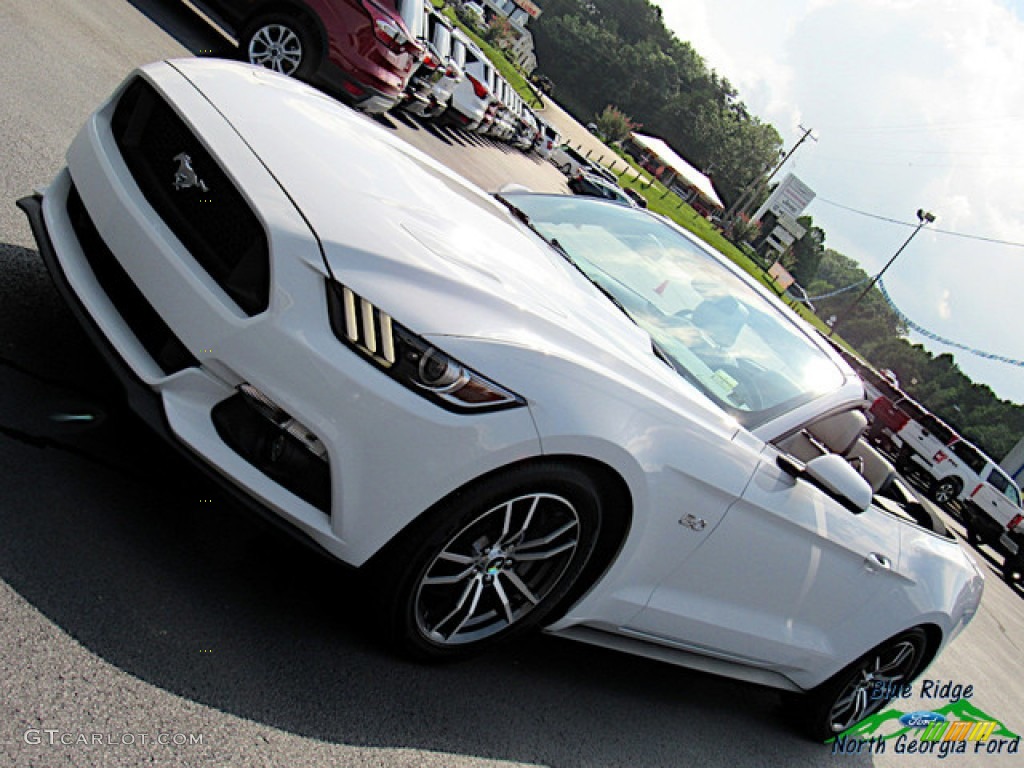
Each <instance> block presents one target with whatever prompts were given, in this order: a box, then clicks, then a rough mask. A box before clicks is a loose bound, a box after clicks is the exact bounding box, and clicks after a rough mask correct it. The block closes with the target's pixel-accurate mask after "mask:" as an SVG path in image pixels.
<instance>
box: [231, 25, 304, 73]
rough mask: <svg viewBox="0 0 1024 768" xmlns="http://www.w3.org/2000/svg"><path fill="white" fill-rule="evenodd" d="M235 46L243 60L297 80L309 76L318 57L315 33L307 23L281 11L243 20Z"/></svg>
mask: <svg viewBox="0 0 1024 768" xmlns="http://www.w3.org/2000/svg"><path fill="white" fill-rule="evenodd" d="M238 50H239V53H240V54H241V57H242V60H243V61H247V62H249V63H250V64H255V65H257V66H260V67H266V68H267V69H272V70H274V71H275V72H280V73H281V74H283V75H289V76H291V77H295V78H298V79H300V80H309V79H310V78H311V77H312V76H313V74H314V73H315V72H316V69H317V66H318V64H319V59H320V53H319V46H318V45H317V42H316V37H315V36H314V34H313V33H312V32H311V31H310V29H309V27H308V26H307V25H306V24H304V23H303V22H301V21H299V20H298V19H296V18H294V17H291V16H286V15H284V14H271V15H268V16H261V17H259V18H256V19H254V20H253V21H251V22H250V23H249V24H247V25H246V27H245V29H244V30H243V31H242V35H241V37H240V38H239V41H238Z"/></svg>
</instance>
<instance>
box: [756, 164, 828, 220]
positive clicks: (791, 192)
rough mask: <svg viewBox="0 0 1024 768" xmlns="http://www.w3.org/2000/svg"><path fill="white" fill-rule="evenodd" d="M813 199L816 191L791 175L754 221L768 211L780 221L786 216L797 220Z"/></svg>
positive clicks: (783, 181) (773, 193) (777, 188)
mask: <svg viewBox="0 0 1024 768" xmlns="http://www.w3.org/2000/svg"><path fill="white" fill-rule="evenodd" d="M813 199H814V190H812V189H811V188H810V187H808V186H807V185H806V184H804V183H803V182H802V181H800V179H798V178H797V177H796V176H794V175H793V174H792V173H790V174H788V175H787V176H786V178H784V179H783V180H782V183H781V184H779V186H778V187H776V188H775V191H774V192H772V194H771V195H770V196H769V198H768V200H767V201H765V204H764V205H762V206H761V207H760V208H759V209H758V211H757V213H755V214H754V219H755V220H760V219H761V217H762V216H764V214H765V213H766V212H768V211H770V212H771V213H774V214H775V216H776V217H777V218H779V219H781V218H783V217H785V216H788V217H789V218H792V219H795V218H797V217H798V216H799V215H800V214H801V213H803V212H804V209H805V208H807V206H808V205H810V204H811V200H813Z"/></svg>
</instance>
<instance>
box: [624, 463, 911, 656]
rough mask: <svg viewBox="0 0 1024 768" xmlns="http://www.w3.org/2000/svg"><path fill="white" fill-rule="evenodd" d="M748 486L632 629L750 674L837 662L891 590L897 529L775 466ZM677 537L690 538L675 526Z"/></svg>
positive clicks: (763, 467) (874, 512) (876, 513)
mask: <svg viewBox="0 0 1024 768" xmlns="http://www.w3.org/2000/svg"><path fill="white" fill-rule="evenodd" d="M777 455H778V454H777V452H776V450H775V449H774V448H773V447H770V446H769V447H767V448H766V449H765V452H764V454H763V455H762V460H761V462H760V464H759V466H758V468H757V470H756V472H755V474H754V477H753V479H752V480H751V482H750V483H749V484H748V485H747V487H746V488H745V490H744V491H743V493H742V495H741V497H740V498H739V499H737V501H736V502H735V503H734V504H733V505H732V506H731V507H730V508H729V510H728V511H727V512H726V514H725V516H724V518H723V519H722V522H721V523H720V524H719V525H718V526H717V527H716V528H715V530H714V531H713V532H711V533H710V535H708V537H707V538H706V540H705V541H704V542H703V543H702V544H701V545H700V547H699V548H698V549H697V550H696V551H694V552H693V554H691V555H689V556H688V557H687V558H686V559H685V560H683V561H682V562H681V563H680V564H679V566H678V567H677V568H675V570H674V571H672V572H671V574H670V575H669V576H668V577H667V578H666V579H665V580H664V581H662V582H661V583H660V584H659V585H658V586H657V587H656V588H655V590H654V592H653V594H652V596H651V599H650V600H649V602H648V604H647V606H646V607H645V608H644V609H643V610H642V611H641V612H640V613H639V614H638V615H637V616H636V617H635V618H634V619H632V620H631V621H630V626H629V627H627V630H633V631H634V632H637V633H640V634H642V635H645V636H647V637H648V638H649V639H654V640H657V641H659V642H667V643H671V644H674V645H678V646H680V647H684V648H687V649H689V650H696V651H698V652H703V653H710V654H712V655H715V656H720V657H723V658H728V659H732V660H736V661H740V662H742V663H746V664H752V665H755V666H762V667H772V668H796V669H807V668H813V667H814V666H815V659H818V661H819V662H824V661H825V659H828V658H833V657H835V655H836V653H837V651H836V648H837V647H842V646H844V645H848V644H849V640H850V635H851V633H853V634H854V636H859V635H860V634H861V633H867V636H869V637H870V636H873V635H872V634H870V633H871V629H872V627H871V624H872V621H871V612H872V611H874V610H876V609H879V607H880V606H879V601H880V600H881V601H882V602H885V599H886V598H885V597H884V596H885V595H886V594H887V593H888V594H895V590H893V589H889V587H893V586H895V584H896V582H897V581H898V579H899V576H898V575H897V569H898V563H899V554H900V531H899V526H898V525H895V524H894V522H893V520H892V519H890V518H888V516H887V515H885V513H883V512H881V511H880V510H878V509H875V508H874V507H872V508H870V509H869V510H867V511H865V512H863V513H860V514H854V513H853V512H851V511H850V510H849V509H847V508H846V507H845V506H843V505H842V504H840V503H839V502H838V501H837V500H836V499H834V498H832V497H831V496H829V495H828V494H827V493H825V492H824V491H822V490H820V489H818V488H817V487H815V486H814V485H812V484H811V483H809V482H807V481H806V480H797V479H795V478H794V477H792V476H791V475H789V474H787V473H786V472H784V471H782V470H781V469H780V468H779V467H778V465H777V464H776V461H775V459H776V457H777ZM677 535H678V536H679V537H680V538H683V537H686V536H687V535H688V533H687V532H686V531H684V530H683V529H680V530H679V531H678V533H677Z"/></svg>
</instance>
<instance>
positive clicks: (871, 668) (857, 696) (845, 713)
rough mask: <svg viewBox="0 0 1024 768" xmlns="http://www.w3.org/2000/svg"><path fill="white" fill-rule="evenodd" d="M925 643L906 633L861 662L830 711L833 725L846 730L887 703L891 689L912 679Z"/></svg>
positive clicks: (839, 731) (839, 730)
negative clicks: (883, 693) (886, 693)
mask: <svg viewBox="0 0 1024 768" xmlns="http://www.w3.org/2000/svg"><path fill="white" fill-rule="evenodd" d="M922 650H923V643H922V642H921V641H920V640H919V639H917V636H905V637H904V638H903V639H899V640H896V641H894V642H892V643H890V644H888V645H885V646H883V647H882V648H880V649H879V650H877V651H874V652H872V653H871V654H870V655H869V656H868V657H867V658H865V659H864V660H863V661H862V662H861V664H860V665H859V666H858V668H857V669H856V671H855V672H854V674H853V676H852V677H851V678H850V680H849V682H848V683H847V684H846V686H845V687H844V688H843V689H842V690H841V691H840V693H839V695H838V696H837V697H836V699H835V701H834V703H833V704H832V708H831V709H830V711H829V713H828V723H829V728H830V729H831V730H832V732H833V733H842V732H843V731H845V730H846V729H847V728H850V727H851V726H853V725H856V724H857V723H859V722H860V721H861V720H863V719H864V718H865V717H867V716H869V715H872V714H874V713H875V712H877V711H878V710H880V709H881V708H882V707H883V706H885V705H886V704H887V703H888V701H889V698H890V697H888V696H885V695H879V694H880V693H882V692H883V691H885V692H891V691H893V690H895V689H897V688H898V687H899V686H900V685H902V684H903V683H906V682H908V681H909V680H910V679H911V676H912V675H913V674H914V671H915V670H916V669H917V666H918V663H919V661H920V656H921V651H922Z"/></svg>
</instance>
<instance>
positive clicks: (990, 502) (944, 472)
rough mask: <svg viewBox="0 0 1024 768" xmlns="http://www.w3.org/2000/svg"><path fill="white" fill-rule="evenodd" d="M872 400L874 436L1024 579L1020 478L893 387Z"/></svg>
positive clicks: (970, 534) (1008, 573)
mask: <svg viewBox="0 0 1024 768" xmlns="http://www.w3.org/2000/svg"><path fill="white" fill-rule="evenodd" d="M888 389H889V390H891V391H887V392H880V393H879V394H878V396H877V397H876V398H875V399H874V402H873V403H872V405H871V409H870V414H871V418H872V427H871V429H870V430H869V435H870V436H871V438H872V440H873V442H874V443H875V444H876V445H877V446H878V447H879V448H880V449H882V450H883V451H884V452H886V453H888V454H889V455H890V456H892V458H893V460H894V461H895V463H896V467H897V468H898V469H899V470H900V472H901V473H903V474H904V475H907V476H910V477H915V478H917V480H918V481H920V482H921V483H922V484H923V485H925V486H926V487H927V488H928V491H929V493H930V495H931V497H932V498H933V499H934V500H935V501H936V502H937V503H939V504H941V505H943V506H944V507H947V508H952V507H955V509H956V512H957V513H958V514H959V516H960V517H961V519H962V521H963V523H964V526H965V528H966V531H967V538H968V540H969V541H970V542H971V544H972V545H974V546H979V545H981V544H983V543H985V544H989V545H990V546H992V547H993V548H994V549H995V550H997V551H998V552H1000V554H1002V555H1003V557H1004V565H1003V573H1004V576H1005V577H1006V579H1007V581H1010V582H1011V583H1017V582H1020V580H1021V577H1022V566H1024V515H1022V496H1021V491H1020V489H1019V488H1018V487H1017V484H1016V483H1014V481H1013V480H1012V479H1011V478H1010V476H1009V475H1008V474H1007V473H1006V472H1004V471H1003V470H1002V469H1001V468H1000V467H999V465H998V464H997V463H996V462H995V461H993V460H992V459H991V458H989V457H988V456H986V455H985V454H984V453H983V452H982V451H981V450H980V449H979V448H978V447H977V446H975V445H973V444H972V443H970V442H969V441H967V440H965V439H964V438H963V437H962V436H961V435H960V434H959V433H957V431H956V430H955V429H954V428H953V427H951V426H949V425H948V424H946V423H945V422H944V421H942V420H941V419H940V418H939V417H938V416H936V415H935V414H933V413H931V412H929V411H928V410H927V409H926V408H925V407H924V406H922V405H921V404H920V403H918V402H916V401H915V400H913V399H912V398H910V397H907V396H905V395H903V393H902V392H900V391H899V390H896V389H894V388H891V387H890V388H888Z"/></svg>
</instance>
